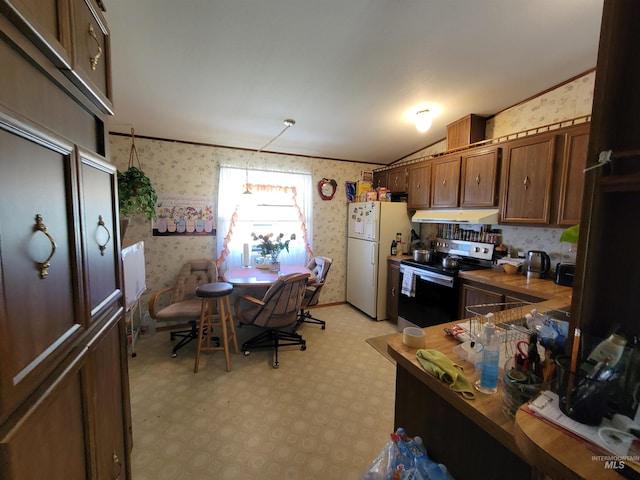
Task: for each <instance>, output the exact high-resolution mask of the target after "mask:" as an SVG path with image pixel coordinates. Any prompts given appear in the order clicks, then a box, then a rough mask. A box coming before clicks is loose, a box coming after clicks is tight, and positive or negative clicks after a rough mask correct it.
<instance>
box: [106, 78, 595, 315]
mask: <svg viewBox="0 0 640 480" xmlns="http://www.w3.org/2000/svg"><path fill="white" fill-rule="evenodd" d="M594 79H595V74H594V73H588V74H586V75H584V76H582V77H580V78H578V79H576V80H574V81H572V82H569V83H567V84H565V85H562V86H560V87H558V88H556V89H554V90H552V91H550V92H547V93H545V94H543V95H540V96H538V97H536V98H534V99H532V100H529V101H527V102H523V103H522V104H519V105H516V106H514V107H512V108H510V109H508V110H505V111H504V112H501V113H499V114H497V115H496V116H495V117H494V118H492V119H491V120H490V121H489V122H488V124H487V138H492V137H495V136H503V135H506V134H509V133H514V132H518V131H522V130H527V129H529V128H533V127H537V126H542V125H547V124H550V123H554V122H557V121H560V120H565V119H571V118H575V117H579V116H582V115H588V114H590V113H591V103H592V99H593V85H594ZM110 147H111V161H112V162H113V163H114V164H115V165H116V166H117V168H118V169H119V170H124V169H126V168H127V163H128V160H129V152H130V147H131V141H130V138H129V137H128V136H122V135H110ZM136 148H137V150H138V154H139V157H140V161H141V163H142V168H143V170H144V171H145V173H146V174H147V175H148V176H149V177H150V179H151V181H152V182H153V185H154V187H155V188H156V190H157V191H158V192H161V193H163V194H166V195H172V194H175V195H203V196H211V195H217V181H218V172H219V166H220V165H226V166H238V167H241V168H244V167H245V165H247V163H248V165H249V168H256V169H268V168H270V169H277V170H281V171H290V172H308V173H311V174H312V176H313V184H314V185H315V184H316V183H317V182H318V181H319V180H321V179H322V178H333V179H335V180H336V181H337V183H338V187H337V191H336V194H335V196H334V198H333V200H331V201H323V200H321V199H320V196H319V195H318V193H317V192H316V191H314V194H313V199H314V202H313V212H314V213H313V216H314V217H313V222H314V228H313V238H312V248H313V251H314V253H316V254H317V255H324V256H328V257H331V258H333V260H334V264H333V266H332V267H331V272H330V275H329V277H328V282H327V285H326V286H325V289H324V290H323V294H322V298H321V302H322V303H334V302H342V301H344V300H345V295H346V293H345V292H346V193H345V182H346V181H354V180H357V179H358V178H359V176H360V172H361V171H362V170H370V169H373V168H375V167H376V165H368V164H362V163H350V162H340V161H335V160H327V159H323V158H309V157H301V156H295V155H278V154H269V153H264V152H263V153H261V154H260V155H259V156H258V157H257V158H254V157H255V155H254V152H251V151H245V150H239V149H233V148H222V147H213V146H206V145H193V144H189V143H182V142H179V141H171V140H166V141H165V140H150V139H145V138H142V137H138V138H136ZM445 149H446V141H442V142H439V143H437V144H435V145H432V146H429V147H427V148H425V149H424V150H422V151H420V152H417V153H416V154H413V155H411V157H407V158H406V159H410V158H419V157H423V156H425V155H430V154H433V153H438V152H440V151H443V150H445ZM500 228H502V231H503V242H504V243H505V244H507V245H509V246H510V247H512V249H513V250H514V251H526V250H529V249H540V250H546V251H547V252H549V253H550V255H551V256H552V263H555V262H556V261H559V260H567V259H571V256H572V255H573V254H572V253H571V252H568V251H567V249H566V248H565V247H564V246H563V245H561V244H560V243H559V237H560V233H561V231H562V230H561V229H554V228H535V227H511V226H500ZM424 230H425V232H427V233H426V234H427V235H428V234H429V233H428V232H430V230H429V229H428V228H426V229H424ZM425 232H423V236H424V234H425ZM218 234H219V235H220V234H223V233H222V232H218ZM140 240H143V241H144V242H145V258H146V269H147V271H146V276H147V288H148V291H147V293H146V294H145V295H144V296H143V298H142V301H143V304H144V307H143V310H144V309H146V303H147V301H148V298H149V295H150V292H153V291H155V290H158V289H160V288H163V287H165V286H168V285H171V284H172V282H173V280H174V278H175V275H176V273H177V271H178V270H179V268H180V266H181V265H182V264H183V263H184V261H185V260H187V259H190V258H204V257H209V258H216V257H217V252H216V239H215V237H204V238H202V237H187V238H183V237H153V236H152V235H151V225H150V223H149V222H145V221H143V220H142V219H141V218H133V219H132V220H131V223H130V225H129V227H128V230H127V232H126V234H125V236H124V238H123V239H122V245H123V247H124V246H127V245H131V244H133V243H136V242H138V241H140Z"/></svg>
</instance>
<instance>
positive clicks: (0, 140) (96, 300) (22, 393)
mask: <svg viewBox="0 0 640 480" xmlns="http://www.w3.org/2000/svg"><path fill="white" fill-rule="evenodd" d="M36 7H37V8H36ZM0 33H1V35H0V65H2V75H1V76H0V164H1V171H2V173H1V175H0V192H1V195H2V201H1V202H0V478H2V480H9V479H11V480H13V479H20V480H23V479H41V478H52V479H58V478H64V479H83V480H86V479H112V478H114V479H115V478H118V479H126V478H130V476H131V475H130V460H129V458H130V454H129V452H130V450H131V420H130V407H129V389H128V376H127V364H126V362H127V355H126V336H125V330H124V323H123V309H122V305H121V304H122V300H121V298H122V293H121V291H122V288H121V275H122V272H121V266H120V265H121V264H120V243H119V232H118V213H117V202H116V193H117V190H116V189H117V181H116V177H117V176H116V169H115V167H114V166H113V165H112V164H110V163H109V162H108V161H107V157H108V151H107V135H106V130H105V121H106V115H107V114H108V112H109V111H110V108H111V104H110V100H109V98H110V88H109V85H110V78H109V73H108V72H109V66H108V58H109V55H108V54H109V51H108V46H109V42H108V30H107V28H106V23H105V22H104V18H103V16H102V14H101V12H100V10H99V8H98V5H97V4H95V3H94V2H93V0H86V1H85V0H57V1H54V0H51V1H47V2H39V3H38V5H36V2H33V1H28V0H0ZM98 47H99V48H98ZM99 51H100V55H99V56H98V55H97V54H98V52H99ZM96 56H98V58H97V59H96V58H95V57H96ZM94 61H96V62H97V64H96V65H95V68H94V65H93V63H94ZM80 79H82V81H80Z"/></svg>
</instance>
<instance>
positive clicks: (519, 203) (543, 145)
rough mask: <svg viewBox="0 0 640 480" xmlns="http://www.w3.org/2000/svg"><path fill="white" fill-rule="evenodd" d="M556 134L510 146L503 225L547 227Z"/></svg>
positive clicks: (507, 158) (504, 186)
mask: <svg viewBox="0 0 640 480" xmlns="http://www.w3.org/2000/svg"><path fill="white" fill-rule="evenodd" d="M554 147H555V134H553V133H546V134H542V135H536V136H534V137H530V138H524V139H522V140H518V141H514V142H510V143H509V144H507V146H506V154H505V159H504V167H503V179H502V185H503V187H502V209H501V210H502V212H501V213H502V223H510V222H511V223H532V224H548V223H549V216H550V210H551V207H550V205H551V191H552V189H551V187H552V184H551V177H552V175H553V160H554V154H555V151H554Z"/></svg>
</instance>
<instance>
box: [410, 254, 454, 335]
mask: <svg viewBox="0 0 640 480" xmlns="http://www.w3.org/2000/svg"><path fill="white" fill-rule="evenodd" d="M405 275H414V277H415V294H414V295H413V296H411V295H406V294H404V293H401V294H400V298H399V299H398V317H399V322H400V321H406V322H409V323H412V324H414V325H416V326H418V327H421V328H424V327H430V326H432V325H439V324H441V323H447V322H452V321H454V320H458V302H459V299H458V291H459V289H458V281H457V278H456V277H455V276H453V277H451V276H447V275H441V274H439V273H433V272H425V271H417V270H415V269H412V268H410V267H405V266H404V265H401V266H400V285H402V282H403V281H404V276H405Z"/></svg>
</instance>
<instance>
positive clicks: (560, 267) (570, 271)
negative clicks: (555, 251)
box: [555, 263, 575, 287]
mask: <svg viewBox="0 0 640 480" xmlns="http://www.w3.org/2000/svg"><path fill="white" fill-rule="evenodd" d="M574 274H575V265H574V264H573V263H557V264H556V280H555V282H556V284H557V285H564V286H565V287H571V286H572V285H573V276H574Z"/></svg>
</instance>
